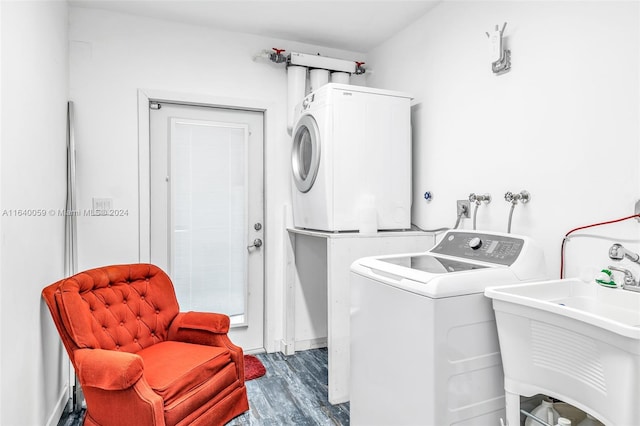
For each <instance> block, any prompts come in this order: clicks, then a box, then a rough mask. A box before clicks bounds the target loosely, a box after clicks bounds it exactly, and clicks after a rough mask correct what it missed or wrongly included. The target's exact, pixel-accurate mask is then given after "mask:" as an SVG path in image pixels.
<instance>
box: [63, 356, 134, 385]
mask: <svg viewBox="0 0 640 426" xmlns="http://www.w3.org/2000/svg"><path fill="white" fill-rule="evenodd" d="M75 364H76V366H77V368H78V371H77V373H78V378H79V379H80V383H81V384H82V385H85V386H91V387H95V388H99V389H104V390H124V389H128V388H130V387H131V386H133V385H134V384H135V383H136V382H137V381H138V380H140V378H141V377H142V373H143V370H144V364H143V362H142V358H140V357H139V356H138V355H136V354H132V353H128V352H118V351H109V350H104V349H78V350H77V351H76V352H75Z"/></svg>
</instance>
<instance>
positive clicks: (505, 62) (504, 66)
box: [485, 22, 511, 75]
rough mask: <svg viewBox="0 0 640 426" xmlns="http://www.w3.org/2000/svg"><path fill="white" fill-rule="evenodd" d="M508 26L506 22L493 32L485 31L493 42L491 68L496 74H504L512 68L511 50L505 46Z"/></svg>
mask: <svg viewBox="0 0 640 426" xmlns="http://www.w3.org/2000/svg"><path fill="white" fill-rule="evenodd" d="M506 27H507V23H506V22H505V23H504V25H502V29H498V26H497V25H496V27H495V29H494V30H493V31H492V32H491V33H488V32H485V34H486V35H487V37H488V38H489V41H490V42H491V70H492V71H493V73H494V74H496V75H500V74H504V73H506V72H507V71H509V70H510V69H511V51H510V50H508V49H505V48H504V46H503V44H504V43H503V35H504V29H505V28H506Z"/></svg>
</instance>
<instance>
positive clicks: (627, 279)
mask: <svg viewBox="0 0 640 426" xmlns="http://www.w3.org/2000/svg"><path fill="white" fill-rule="evenodd" d="M609 269H610V270H612V271H618V272H622V273H623V274H624V284H623V285H622V287H623V288H624V287H625V286H634V287H635V286H637V285H638V284H637V283H636V280H635V278H633V274H632V273H631V271H630V270H628V269H625V268H618V267H617V266H612V265H609Z"/></svg>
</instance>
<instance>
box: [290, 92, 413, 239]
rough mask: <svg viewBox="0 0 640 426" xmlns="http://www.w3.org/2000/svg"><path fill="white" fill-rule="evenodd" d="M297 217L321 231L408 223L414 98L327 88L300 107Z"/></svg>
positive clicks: (294, 160) (299, 223)
mask: <svg viewBox="0 0 640 426" xmlns="http://www.w3.org/2000/svg"><path fill="white" fill-rule="evenodd" d="M298 109H299V111H300V114H299V117H298V119H297V121H296V124H295V126H294V130H293V133H292V134H293V147H292V151H291V168H292V177H293V185H292V187H293V194H292V198H293V220H294V226H295V227H297V228H306V229H315V230H320V231H357V230H362V229H363V228H365V227H369V228H370V227H373V230H374V231H375V230H389V229H408V228H410V226H411V97H410V96H409V95H407V94H404V93H400V92H393V91H388V90H381V89H372V88H367V87H361V86H353V85H346V84H336V83H329V84H326V85H324V86H322V87H321V88H319V89H318V90H316V91H315V92H312V93H310V94H309V95H307V96H306V97H305V98H304V100H303V101H302V103H301V104H300V105H299V108H298Z"/></svg>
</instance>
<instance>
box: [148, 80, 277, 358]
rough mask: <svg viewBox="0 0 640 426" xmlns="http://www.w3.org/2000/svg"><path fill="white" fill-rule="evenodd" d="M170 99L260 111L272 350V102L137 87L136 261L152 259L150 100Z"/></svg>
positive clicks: (267, 337)
mask: <svg viewBox="0 0 640 426" xmlns="http://www.w3.org/2000/svg"><path fill="white" fill-rule="evenodd" d="M152 101H153V102H170V103H177V104H187V105H196V106H207V107H215V108H226V109H238V110H245V111H257V112H262V114H263V120H264V121H263V123H264V134H263V135H264V138H263V165H264V167H263V172H262V173H263V209H264V225H265V227H264V247H265V253H264V267H263V268H264V274H263V275H264V296H263V299H264V314H263V330H264V331H263V347H264V348H265V349H266V350H267V351H269V352H272V351H273V350H274V348H273V347H272V344H271V343H272V342H273V336H274V333H275V330H273V329H272V327H273V324H272V321H268V319H271V318H274V316H273V309H274V305H275V301H274V300H272V299H273V298H272V293H273V292H272V291H269V290H270V289H271V288H272V286H271V285H270V280H269V274H270V272H271V271H270V269H271V268H269V267H268V266H267V265H268V264H269V262H268V261H267V258H268V257H269V253H270V252H271V253H273V252H274V251H275V250H270V249H269V247H270V246H271V247H272V243H273V241H275V239H274V238H270V235H272V236H273V235H274V234H275V232H277V231H275V232H269V227H268V226H267V224H268V223H270V222H271V221H272V219H273V218H272V217H270V215H268V212H269V211H270V207H269V203H268V200H267V197H266V194H267V192H268V191H267V188H268V184H267V181H266V176H267V173H266V161H265V158H266V155H267V152H268V150H267V145H268V141H272V140H275V130H274V129H275V128H276V126H275V122H274V120H275V114H274V113H273V112H274V111H275V109H276V108H275V105H274V104H273V103H272V102H266V101H262V100H256V99H238V98H227V97H220V96H213V95H207V94H197V93H180V92H171V91H166V90H154V89H138V261H139V262H144V263H148V262H150V261H151V179H150V152H151V150H150V148H151V147H150V143H151V137H150V132H149V123H150V117H149V102H152Z"/></svg>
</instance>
